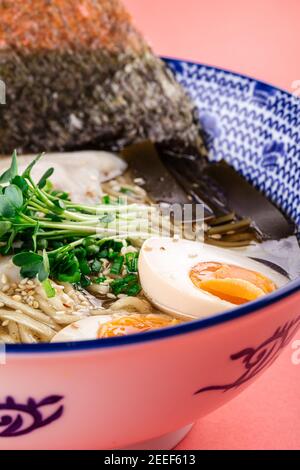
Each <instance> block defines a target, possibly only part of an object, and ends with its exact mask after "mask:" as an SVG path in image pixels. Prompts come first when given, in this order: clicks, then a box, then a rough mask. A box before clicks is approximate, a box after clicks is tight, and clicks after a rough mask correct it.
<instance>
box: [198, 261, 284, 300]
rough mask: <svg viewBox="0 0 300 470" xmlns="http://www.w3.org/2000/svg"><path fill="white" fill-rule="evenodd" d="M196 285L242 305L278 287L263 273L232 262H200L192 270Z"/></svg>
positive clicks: (223, 298)
mask: <svg viewBox="0 0 300 470" xmlns="http://www.w3.org/2000/svg"><path fill="white" fill-rule="evenodd" d="M190 279H191V280H192V282H193V283H194V285H195V286H196V287H198V288H199V289H202V290H204V291H206V292H209V293H210V294H213V295H215V296H216V297H219V298H220V299H222V300H226V301H227V302H231V303H232V304H236V305H241V304H244V303H246V302H249V301H250V300H255V299H257V298H258V297H261V296H262V295H265V294H268V293H270V292H273V291H274V290H275V289H276V286H275V284H274V283H273V281H271V280H270V279H268V278H267V277H266V276H264V275H263V274H260V273H258V272H256V271H252V270H250V269H246V268H241V267H239V266H234V265H231V264H222V263H216V262H204V263H198V264H197V265H196V266H194V267H193V268H192V269H191V271H190Z"/></svg>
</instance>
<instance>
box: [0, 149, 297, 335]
mask: <svg viewBox="0 0 300 470" xmlns="http://www.w3.org/2000/svg"><path fill="white" fill-rule="evenodd" d="M126 167H127V165H126V162H125V161H124V160H123V159H122V158H120V157H118V156H117V155H114V154H111V153H108V152H91V151H88V152H73V153H65V154H48V155H45V156H44V155H39V156H38V157H36V158H33V157H32V156H22V157H17V155H16V153H14V154H13V156H12V158H11V159H8V158H4V159H2V160H1V168H2V175H1V177H0V185H1V195H0V249H1V258H0V341H1V342H4V343H38V342H60V341H79V340H86V339H100V340H102V339H103V340H105V338H113V337H117V336H124V335H128V334H136V333H143V332H147V331H150V330H153V329H158V328H165V327H170V326H176V325H178V324H180V323H182V322H185V321H190V320H193V319H196V318H202V317H206V316H209V315H213V314H216V313H219V312H223V311H225V310H228V309H232V308H235V307H236V306H238V305H242V304H244V303H246V302H250V301H254V300H257V299H259V298H261V297H263V296H265V295H267V294H270V293H272V292H273V291H275V290H276V289H278V288H279V287H281V286H282V285H284V284H285V283H286V282H287V281H288V277H287V276H285V275H284V274H282V273H279V272H278V271H277V270H276V269H274V268H273V267H272V266H270V265H265V264H262V263H260V262H258V261H255V260H254V259H251V257H250V256H245V254H247V252H246V253H244V251H243V249H244V247H241V246H240V244H237V246H238V248H234V246H233V247H232V248H231V249H229V248H227V249H226V248H222V247H220V246H216V245H218V241H219V240H220V238H221V237H217V236H214V237H211V238H209V237H207V235H206V233H207V230H208V227H207V226H204V228H203V227H202V228H203V229H204V240H203V239H202V238H199V239H197V237H196V238H194V239H185V238H184V237H182V226H181V225H180V224H178V223H176V222H175V221H170V220H167V219H166V218H165V216H162V215H161V213H160V211H159V208H157V207H156V206H154V205H152V204H151V200H150V198H149V196H148V195H147V193H146V192H145V190H144V189H143V182H142V181H133V180H131V179H130V175H129V174H128V172H127V170H126ZM224 222H226V224H228V223H229V224H230V223H232V225H231V226H230V228H231V229H232V231H233V232H234V231H235V225H234V224H235V222H234V220H225V221H224ZM219 225H220V226H222V221H220V223H219ZM219 225H218V221H216V220H214V227H218V226H219ZM195 233H198V232H197V230H196V231H195ZM199 233H200V232H199ZM238 233H239V232H238ZM214 235H216V230H214ZM233 240H234V239H233ZM245 240H247V243H243V245H245V246H246V248H245V249H247V246H248V245H252V246H255V244H257V242H256V241H255V240H254V239H253V237H250V238H249V239H247V237H246V238H245ZM231 245H232V243H231Z"/></svg>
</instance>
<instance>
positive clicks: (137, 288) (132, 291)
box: [126, 283, 142, 297]
mask: <svg viewBox="0 0 300 470" xmlns="http://www.w3.org/2000/svg"><path fill="white" fill-rule="evenodd" d="M141 290H142V287H141V285H140V284H138V283H136V284H132V285H131V286H129V287H128V289H126V294H127V295H130V296H132V297H135V296H136V295H138V294H139V293H140V292H141Z"/></svg>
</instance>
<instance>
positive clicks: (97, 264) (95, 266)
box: [91, 259, 102, 273]
mask: <svg viewBox="0 0 300 470" xmlns="http://www.w3.org/2000/svg"><path fill="white" fill-rule="evenodd" d="M101 268H102V263H101V261H99V260H98V259H95V260H94V261H93V262H92V264H91V271H92V272H93V273H98V272H99V271H101Z"/></svg>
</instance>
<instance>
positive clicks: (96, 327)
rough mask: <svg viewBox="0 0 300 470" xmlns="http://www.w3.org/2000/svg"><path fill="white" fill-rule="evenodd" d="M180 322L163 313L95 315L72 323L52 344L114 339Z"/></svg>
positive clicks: (53, 339) (55, 337)
mask: <svg viewBox="0 0 300 470" xmlns="http://www.w3.org/2000/svg"><path fill="white" fill-rule="evenodd" d="M178 323H180V322H179V320H177V319H176V318H174V317H171V316H169V315H165V314H163V313H145V314H142V313H113V314H111V315H105V314H103V315H95V316H91V317H87V318H83V319H82V320H78V321H77V322H74V323H71V325H68V326H66V327H65V328H63V329H62V330H61V331H59V332H58V333H57V334H56V335H55V336H54V337H53V338H52V340H51V342H52V343H57V342H69V341H84V340H87V339H102V338H114V337H116V336H127V335H129V334H134V333H142V332H145V331H150V330H156V329H158V328H164V327H166V326H173V325H177V324H178Z"/></svg>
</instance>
